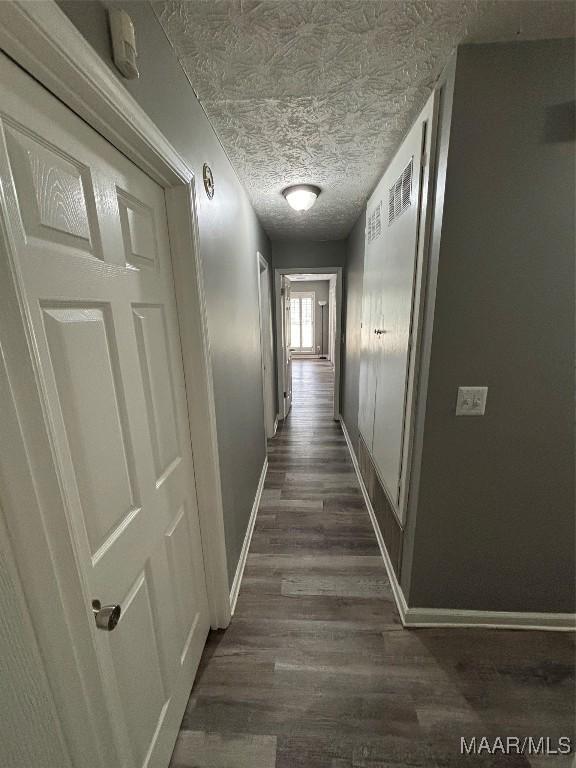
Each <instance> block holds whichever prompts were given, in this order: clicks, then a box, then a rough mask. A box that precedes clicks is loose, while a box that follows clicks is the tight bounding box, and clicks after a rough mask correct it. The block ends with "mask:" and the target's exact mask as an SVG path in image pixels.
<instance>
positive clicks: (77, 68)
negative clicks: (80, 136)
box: [0, 0, 194, 187]
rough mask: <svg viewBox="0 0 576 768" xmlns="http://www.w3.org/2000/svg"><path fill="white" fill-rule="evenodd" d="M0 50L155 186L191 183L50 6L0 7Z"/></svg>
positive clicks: (181, 163) (26, 1)
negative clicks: (81, 119) (112, 146)
mask: <svg viewBox="0 0 576 768" xmlns="http://www.w3.org/2000/svg"><path fill="white" fill-rule="evenodd" d="M0 48H2V50H4V51H6V53H7V54H8V55H9V56H11V57H12V58H13V59H14V60H15V61H16V62H17V63H18V64H19V65H20V66H21V67H23V68H24V69H26V70H27V71H28V72H30V74H31V75H33V76H34V77H35V78H36V79H37V80H38V81H39V82H41V83H42V85H44V86H45V87H46V88H48V90H49V91H51V92H52V93H53V94H55V95H56V96H58V98H59V99H60V100H61V101H63V102H64V104H66V105H67V106H68V107H69V108H70V109H71V110H72V111H73V112H75V113H76V114H77V115H80V117H82V118H83V119H84V120H85V121H86V122H87V123H88V125H90V126H92V128H94V129H95V130H97V131H98V132H99V133H101V134H102V135H103V136H104V137H105V138H106V139H107V140H108V141H109V142H110V143H111V144H113V145H114V146H115V147H116V148H117V149H119V150H120V151H121V152H123V153H124V154H125V155H127V156H128V157H129V158H130V159H131V160H132V161H133V162H134V163H135V164H136V165H137V166H138V167H139V168H141V169H142V170H143V171H146V172H147V173H148V175H149V176H152V178H153V179H154V180H155V181H157V182H158V183H159V184H161V185H162V186H164V187H166V186H169V185H172V184H175V183H177V182H179V181H180V182H185V183H188V182H189V181H190V180H191V179H192V178H193V176H194V174H193V172H192V170H191V169H190V168H189V167H188V165H187V163H186V162H185V160H184V159H183V158H182V157H181V156H180V154H179V153H178V152H177V151H176V150H175V149H174V147H173V146H172V145H171V144H170V142H169V141H168V140H167V139H166V137H165V136H164V134H163V133H162V132H161V131H160V130H159V129H158V127H157V126H156V125H155V124H154V123H153V122H152V120H151V119H150V118H149V117H148V115H147V114H146V112H145V111H144V110H143V109H142V108H141V107H140V105H139V104H138V103H137V102H136V101H135V99H133V97H132V96H131V95H130V94H129V93H128V91H127V90H126V88H125V87H124V86H123V85H122V83H121V82H120V81H119V80H118V78H116V77H115V76H114V75H113V73H112V72H111V71H110V69H109V68H108V67H107V66H106V64H105V63H104V61H103V60H102V59H101V58H100V56H99V55H98V54H97V53H96V51H95V50H94V49H93V48H92V46H91V45H89V44H88V43H87V42H86V40H85V39H84V37H83V36H82V34H81V33H80V32H79V31H78V30H77V29H76V27H75V26H74V24H72V22H71V21H70V19H68V17H67V16H66V15H65V13H64V12H63V11H62V10H61V9H60V8H59V7H58V5H57V4H56V2H54V1H53V0H52V1H51V2H47V0H41V1H40V2H38V0H35V1H32V2H31V1H30V0H11V2H0Z"/></svg>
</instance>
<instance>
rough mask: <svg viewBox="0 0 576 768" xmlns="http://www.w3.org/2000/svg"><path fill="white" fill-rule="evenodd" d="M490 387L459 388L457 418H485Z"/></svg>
mask: <svg viewBox="0 0 576 768" xmlns="http://www.w3.org/2000/svg"><path fill="white" fill-rule="evenodd" d="M487 397H488V387H458V398H457V400H456V416H484V414H485V412H486V398H487Z"/></svg>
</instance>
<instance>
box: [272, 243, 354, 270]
mask: <svg viewBox="0 0 576 768" xmlns="http://www.w3.org/2000/svg"><path fill="white" fill-rule="evenodd" d="M345 262H346V240H323V241H318V242H312V241H310V242H309V241H302V240H274V241H273V242H272V264H273V265H274V268H275V269H280V268H281V267H286V268H287V269H289V268H291V267H343V266H344V264H345Z"/></svg>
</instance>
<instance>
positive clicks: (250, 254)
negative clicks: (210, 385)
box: [59, 0, 270, 581]
mask: <svg viewBox="0 0 576 768" xmlns="http://www.w3.org/2000/svg"><path fill="white" fill-rule="evenodd" d="M59 4H60V7H61V8H62V10H63V11H64V12H65V13H66V14H67V15H68V16H69V18H70V19H71V20H72V22H73V23H74V24H75V25H76V26H77V28H78V29H79V30H80V32H81V33H82V34H83V35H84V36H85V37H86V39H87V40H88V42H90V43H91V45H92V46H93V47H94V48H95V49H96V51H97V52H98V53H99V54H100V56H101V57H102V58H103V59H104V61H105V62H106V63H107V64H108V65H109V66H110V68H111V69H112V71H113V72H114V73H115V74H117V75H118V76H119V79H121V81H122V83H123V84H124V85H125V86H126V88H127V89H128V91H130V93H131V94H132V96H133V97H134V98H135V99H136V101H138V102H139V104H140V106H141V107H142V108H143V109H144V110H145V111H146V112H147V113H148V115H149V116H150V117H151V118H152V119H153V120H154V122H155V123H156V124H157V125H158V127H159V128H160V129H161V131H162V132H163V133H164V134H165V136H166V137H167V138H168V139H169V141H170V142H171V143H172V144H173V145H174V147H175V148H176V149H177V150H178V152H180V154H181V155H182V156H183V157H184V158H185V159H186V160H187V162H188V163H189V164H190V165H191V166H192V167H193V169H194V171H195V173H196V178H197V180H199V183H198V189H197V191H198V202H199V205H198V218H199V232H200V250H201V256H202V263H203V269H204V283H205V291H206V301H207V314H208V326H209V334H210V346H211V351H212V365H213V372H214V390H215V399H216V420H217V428H218V440H219V453H220V467H221V471H222V495H223V502H224V523H225V531H226V551H227V557H228V571H229V578H230V581H231V580H232V578H233V576H234V572H235V570H236V565H237V562H238V558H239V554H240V550H241V547H242V542H243V540H244V535H245V532H246V527H247V524H248V518H249V516H250V511H251V509H252V504H253V502H254V495H255V493H256V488H257V485H258V479H259V476H260V472H261V470H262V464H263V462H264V456H265V448H264V420H263V405H262V398H263V394H262V377H261V372H260V370H261V369H260V338H259V319H258V281H257V269H256V251H257V250H259V251H260V252H261V253H262V255H263V256H264V257H265V258H267V259H268V260H270V243H269V240H268V238H267V236H266V235H265V233H264V231H263V229H262V227H261V226H260V224H259V222H258V219H257V218H256V215H255V214H254V211H253V209H252V207H251V205H250V202H249V200H248V198H247V195H246V193H245V191H244V189H243V187H242V186H241V184H240V182H239V181H238V177H237V176H236V174H235V172H234V170H233V168H232V166H231V165H230V162H229V160H228V158H227V157H226V155H225V153H224V151H223V149H222V147H221V145H220V143H219V141H218V139H217V137H216V135H215V134H214V131H213V130H212V128H211V126H210V124H209V122H208V119H207V118H206V116H205V114H204V111H203V110H202V107H201V105H200V104H199V102H198V101H197V99H196V97H195V95H194V93H193V91H192V88H191V86H190V83H189V82H188V80H187V78H186V76H185V75H184V72H183V70H182V68H181V67H180V64H179V62H178V60H177V58H176V56H175V54H174V52H173V50H172V47H171V46H170V44H169V43H168V40H167V39H166V37H165V35H164V32H163V30H162V28H161V26H160V24H159V23H158V21H157V19H156V17H155V15H154V13H153V11H152V8H151V6H150V5H149V4H148V3H143V2H124V3H119V5H121V7H122V8H124V9H125V10H126V11H127V12H128V13H129V14H130V16H131V17H132V19H133V22H134V26H135V29H136V36H137V41H138V50H139V57H138V65H139V67H140V79H139V80H131V81H129V80H125V79H124V78H122V77H121V76H120V75H119V73H118V72H117V70H116V69H115V68H114V66H113V65H112V60H111V49H110V41H109V33H108V25H107V16H106V8H105V4H104V3H101V2H97V1H96V0H86V1H84V0H82V1H81V2H70V1H69V0H60V2H59ZM204 162H208V163H209V164H210V166H211V167H212V171H213V173H214V179H215V185H216V194H215V196H214V199H213V200H212V201H209V200H208V198H207V197H206V195H205V194H204V191H203V188H202V183H201V179H202V166H203V164H204Z"/></svg>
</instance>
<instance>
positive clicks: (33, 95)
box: [0, 56, 209, 768]
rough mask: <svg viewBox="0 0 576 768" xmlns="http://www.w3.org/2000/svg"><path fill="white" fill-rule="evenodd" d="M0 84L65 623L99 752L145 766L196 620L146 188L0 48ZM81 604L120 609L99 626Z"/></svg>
mask: <svg viewBox="0 0 576 768" xmlns="http://www.w3.org/2000/svg"><path fill="white" fill-rule="evenodd" d="M0 93H1V99H0V110H1V112H0V188H1V191H2V194H3V198H2V200H3V206H5V211H4V213H5V215H6V219H7V220H8V223H9V227H10V233H9V234H10V240H11V243H12V244H13V252H14V254H15V266H16V272H17V275H16V278H17V281H18V287H19V291H20V294H21V297H22V307H23V315H24V319H25V322H26V323H27V324H28V326H29V329H30V337H31V338H33V339H34V348H33V349H32V350H31V354H32V355H33V356H34V359H35V363H36V368H37V370H38V371H39V377H38V378H39V383H38V387H39V394H40V398H41V400H42V402H43V403H44V406H45V413H46V423H45V425H44V428H45V429H46V431H47V432H48V434H49V438H50V442H51V444H52V446H53V454H54V460H55V462H56V464H57V469H58V473H59V475H60V482H61V485H62V490H63V495H64V497H65V500H66V505H67V510H66V511H67V516H68V525H69V528H70V530H71V531H72V532H73V537H74V545H75V556H76V563H77V567H78V569H79V572H80V579H81V582H82V583H83V585H84V599H85V605H84V606H81V607H79V608H78V610H79V611H80V614H81V615H80V614H78V615H76V616H74V617H73V620H72V619H70V622H71V623H72V621H73V622H79V621H84V620H87V621H89V622H90V627H91V631H92V640H93V644H94V648H95V650H96V653H97V655H98V658H99V668H100V670H101V685H102V696H104V698H105V700H106V710H107V711H106V713H104V716H106V717H108V718H109V722H110V728H111V730H112V731H113V732H114V733H115V737H116V751H117V759H116V761H115V763H114V764H115V765H118V766H123V768H124V767H126V768H140V766H143V765H146V766H150V768H153V767H154V766H157V767H158V768H160V766H166V765H167V764H168V761H169V757H170V754H171V750H172V746H173V743H174V739H175V737H176V734H177V732H178V726H179V723H180V720H181V717H182V714H183V710H184V706H185V703H186V699H187V696H188V693H189V691H190V688H191V685H192V681H193V677H194V674H195V671H196V667H197V664H198V661H199V658H200V654H201V651H202V647H203V644H204V641H205V637H206V634H207V631H208V626H209V619H208V607H207V599H206V586H205V582H204V569H203V562H202V549H201V542H200V531H199V523H198V512H197V507H196V493H195V483H194V466H193V458H192V452H191V447H190V435H189V432H188V415H187V406H186V399H185V390H184V379H183V371H182V353H181V348H180V339H179V331H178V321H177V315H176V305H175V296H174V284H173V276H172V267H171V260H170V251H169V245H168V231H167V223H166V211H165V201H164V191H163V190H162V188H161V187H159V186H158V185H157V184H156V183H155V182H153V181H152V180H151V179H150V178H149V177H147V176H146V175H145V174H144V173H143V172H141V171H140V170H139V169H138V168H136V166H134V165H133V164H132V163H131V162H129V161H128V160H127V159H126V158H125V157H124V156H123V155H121V154H120V153H119V152H117V151H116V150H115V149H114V148H113V147H111V146H110V145H109V144H108V143H107V142H105V141H104V140H103V139H102V138H101V137H100V136H99V135H98V134H96V133H95V132H94V131H92V130H91V129H90V128H89V127H88V126H87V125H86V124H85V123H84V122H83V121H82V120H80V119H79V118H77V117H76V116H75V115H74V114H72V113H71V112H70V111H69V110H67V109H66V108H65V107H64V106H63V105H62V104H61V103H60V102H58V101H57V100H56V99H55V98H54V97H52V96H51V95H50V94H49V93H48V92H47V91H45V90H44V89H43V88H41V86H39V85H38V84H37V83H35V82H34V81H33V80H32V79H31V78H29V77H28V76H27V75H26V74H25V73H23V72H22V71H21V70H19V69H18V68H17V67H16V66H15V65H13V64H12V63H11V62H10V61H9V60H8V59H6V58H4V57H2V56H0ZM49 513H50V512H49V511H48V512H47V514H49ZM93 600H99V601H100V602H101V603H102V605H106V604H115V603H118V604H120V605H121V607H122V615H121V618H120V621H119V623H118V625H117V626H116V628H115V629H114V631H113V632H112V633H108V632H104V631H100V630H97V629H96V625H95V622H94V617H93V616H92V601H93ZM63 620H67V619H66V618H64V619H63ZM70 652H71V651H70ZM102 738H105V737H104V735H102Z"/></svg>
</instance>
